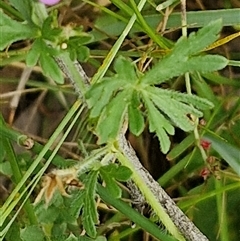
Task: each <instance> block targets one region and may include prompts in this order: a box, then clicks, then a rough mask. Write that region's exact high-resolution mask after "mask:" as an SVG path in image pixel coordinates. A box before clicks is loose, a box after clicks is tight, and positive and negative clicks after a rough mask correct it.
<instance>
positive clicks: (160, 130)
mask: <svg viewBox="0 0 240 241" xmlns="http://www.w3.org/2000/svg"><path fill="white" fill-rule="evenodd" d="M143 99H144V102H145V106H146V108H147V112H148V119H149V130H150V132H156V134H157V137H158V139H159V142H160V149H161V150H162V152H163V153H167V152H168V150H169V148H170V145H171V142H170V140H169V137H168V135H167V133H169V134H170V135H173V134H174V127H173V126H172V125H171V124H170V123H169V121H168V120H167V119H166V118H165V117H164V116H163V115H162V114H161V113H160V112H159V111H158V109H157V108H156V107H155V106H154V104H153V103H152V102H151V100H149V98H148V97H147V96H145V95H143ZM166 132H167V133H166Z"/></svg>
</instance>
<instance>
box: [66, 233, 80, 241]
mask: <svg viewBox="0 0 240 241" xmlns="http://www.w3.org/2000/svg"><path fill="white" fill-rule="evenodd" d="M78 240H79V239H78V237H76V236H75V235H74V234H72V233H71V234H70V235H69V236H68V237H67V239H65V241H78Z"/></svg>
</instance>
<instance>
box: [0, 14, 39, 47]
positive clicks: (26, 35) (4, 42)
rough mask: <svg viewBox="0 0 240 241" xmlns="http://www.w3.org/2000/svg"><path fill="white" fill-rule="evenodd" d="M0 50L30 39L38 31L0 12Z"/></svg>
mask: <svg viewBox="0 0 240 241" xmlns="http://www.w3.org/2000/svg"><path fill="white" fill-rule="evenodd" d="M0 32H1V38H0V50H3V49H5V48H6V47H7V46H9V45H10V44H12V43H14V42H16V41H19V40H25V39H32V38H34V37H36V36H37V35H38V34H39V29H38V28H37V27H34V26H32V25H29V24H28V23H25V22H18V21H15V20H13V19H11V18H10V17H8V16H7V15H6V14H5V13H3V12H2V10H0Z"/></svg>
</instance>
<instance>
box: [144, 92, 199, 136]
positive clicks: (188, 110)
mask: <svg viewBox="0 0 240 241" xmlns="http://www.w3.org/2000/svg"><path fill="white" fill-rule="evenodd" d="M156 89H157V88H153V87H149V88H148V89H147V90H148V97H149V98H150V99H151V100H152V101H153V103H154V104H155V106H157V107H158V109H159V110H160V111H161V112H163V113H164V114H165V115H166V116H168V117H169V118H170V120H171V121H172V122H173V123H174V125H176V126H178V127H179V128H181V129H182V130H184V131H190V130H193V129H194V123H193V122H192V120H191V119H190V117H188V115H190V114H193V115H194V116H196V117H201V116H202V112H200V111H198V110H197V109H195V108H194V107H193V106H191V105H190V103H188V105H187V104H184V103H182V102H180V101H177V100H175V99H174V93H173V95H172V98H169V97H168V98H166V96H164V95H156V94H155V93H152V92H151V90H153V91H155V92H156Z"/></svg>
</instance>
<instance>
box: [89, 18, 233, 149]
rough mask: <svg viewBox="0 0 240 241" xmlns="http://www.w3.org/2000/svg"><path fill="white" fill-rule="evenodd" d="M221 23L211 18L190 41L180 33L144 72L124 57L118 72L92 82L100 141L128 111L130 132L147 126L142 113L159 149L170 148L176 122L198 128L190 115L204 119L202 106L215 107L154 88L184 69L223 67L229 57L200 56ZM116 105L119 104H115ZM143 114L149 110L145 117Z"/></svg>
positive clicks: (186, 128) (109, 136) (116, 129)
mask: <svg viewBox="0 0 240 241" xmlns="http://www.w3.org/2000/svg"><path fill="white" fill-rule="evenodd" d="M220 28H221V22H220V21H216V22H212V23H210V24H209V25H207V26H206V27H204V28H203V29H201V30H199V32H198V33H192V34H191V35H190V37H189V38H188V39H186V38H184V37H182V38H181V39H180V40H179V41H178V42H177V43H176V45H175V47H174V48H173V50H172V51H171V52H170V54H168V55H167V56H166V57H165V58H163V59H162V60H161V61H159V63H157V64H156V65H155V66H154V67H153V68H152V69H151V70H149V71H148V72H147V73H146V74H145V75H144V76H141V74H140V73H137V72H136V70H135V66H134V65H133V64H132V63H131V62H129V61H127V60H126V59H124V58H123V57H120V58H118V59H117V60H116V63H115V65H114V70H115V71H116V75H114V76H113V77H107V78H104V79H103V80H102V81H101V82H100V83H97V84H95V85H93V86H92V87H91V88H90V90H89V91H88V92H87V94H86V98H87V102H88V106H89V108H90V109H91V112H90V117H91V118H98V122H97V125H96V132H97V135H98V137H99V144H102V143H106V142H107V141H108V140H109V139H114V138H116V136H117V134H118V133H119V131H120V129H121V126H122V124H123V122H124V120H125V116H126V114H128V119H129V128H130V131H131V132H132V133H133V134H135V135H139V134H141V133H142V131H143V129H144V117H145V118H147V119H148V121H149V130H150V131H151V132H156V134H157V136H158V138H159V141H160V145H161V150H162V152H163V153H166V152H168V150H169V148H170V140H169V138H168V134H169V135H173V134H174V128H173V125H175V126H177V127H179V128H180V129H182V130H184V131H191V130H193V129H194V122H193V121H192V120H191V118H190V116H191V115H193V116H195V117H202V112H201V110H206V109H209V108H212V107H213V105H212V104H211V103H210V102H209V101H207V100H206V99H202V98H199V97H197V96H192V95H187V94H182V93H178V92H174V91H170V90H166V89H160V88H158V87H155V86H152V85H153V84H160V83H162V82H165V81H167V80H169V79H170V78H172V77H176V76H179V75H182V74H184V73H186V72H195V71H198V72H211V71H215V70H218V69H222V68H223V67H225V66H226V65H227V63H228V60H227V59H226V58H224V57H222V56H216V55H214V56H212V55H199V56H197V54H199V53H200V51H202V50H203V49H204V48H206V47H207V46H208V45H209V44H211V43H212V42H213V41H215V40H216V39H217V34H218V32H219V31H220ZM116 106H117V107H116ZM145 112H147V114H146V115H145Z"/></svg>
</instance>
